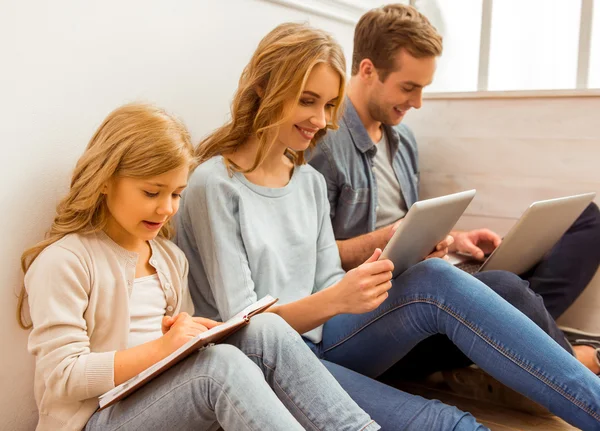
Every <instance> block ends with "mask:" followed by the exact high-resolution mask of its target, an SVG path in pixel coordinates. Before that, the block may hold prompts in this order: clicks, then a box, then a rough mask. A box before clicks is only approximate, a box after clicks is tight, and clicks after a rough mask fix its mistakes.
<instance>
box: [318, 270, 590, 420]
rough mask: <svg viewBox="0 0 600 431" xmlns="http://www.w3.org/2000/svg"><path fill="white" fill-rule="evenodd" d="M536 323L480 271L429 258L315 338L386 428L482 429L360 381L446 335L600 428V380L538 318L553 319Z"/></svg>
mask: <svg viewBox="0 0 600 431" xmlns="http://www.w3.org/2000/svg"><path fill="white" fill-rule="evenodd" d="M514 277H515V280H519V279H518V277H516V276H514ZM525 288H526V286H525ZM527 297H528V295H525V296H523V297H522V298H521V299H522V300H523V301H525V302H527V301H528V299H526V298H527ZM531 298H532V299H531V300H534V299H535V298H537V297H536V296H535V295H532V296H531ZM537 323H538V324H536V323H534V322H533V321H532V320H530V319H529V318H527V317H526V316H525V315H524V314H523V313H521V312H520V311H519V310H517V309H516V308H515V307H513V306H512V305H510V304H509V303H508V302H507V301H506V300H504V299H503V298H501V297H500V296H499V295H498V294H496V293H495V292H494V291H492V290H491V289H490V288H488V287H487V286H486V285H484V284H483V283H482V282H480V281H479V280H477V279H475V278H474V277H472V276H470V275H468V274H466V273H464V272H462V271H460V270H458V269H456V268H454V267H453V266H452V265H450V264H448V263H446V262H444V261H442V260H440V259H430V260H427V261H424V262H421V263H419V264H417V265H415V266H414V267H412V268H410V269H409V270H408V271H406V272H404V273H403V274H401V275H400V276H398V277H396V278H395V279H394V280H393V287H392V288H391V289H390V291H389V297H388V298H387V299H386V300H385V301H384V302H383V304H382V305H381V306H380V307H379V308H377V309H376V310H374V311H372V312H370V313H365V314H359V315H354V314H343V315H338V316H336V317H334V318H332V319H331V320H329V321H328V322H327V323H325V325H324V328H323V340H322V342H321V343H319V344H318V345H315V344H313V343H310V342H307V343H308V345H309V347H311V349H312V350H313V351H314V352H315V353H316V355H317V356H318V357H319V358H321V359H324V360H326V361H328V362H332V363H335V364H337V365H338V366H341V367H336V366H331V365H329V364H326V365H327V366H328V368H329V369H330V371H331V372H332V373H333V374H334V375H335V377H336V378H337V379H338V381H339V382H340V383H341V384H342V387H344V389H346V390H347V391H348V393H349V394H350V395H351V396H352V397H353V398H354V399H355V401H357V403H358V404H359V405H360V406H361V407H363V408H364V409H365V410H366V411H367V413H369V414H370V415H371V416H372V417H373V419H374V420H376V421H377V422H378V423H379V424H380V425H381V426H382V429H414V430H424V429H427V430H440V431H441V430H446V429H456V430H459V429H460V430H462V429H469V430H472V429H479V428H477V427H478V425H477V424H476V423H475V422H474V421H471V418H469V417H465V415H464V414H463V413H462V412H459V411H458V410H456V409H454V410H452V409H451V410H448V407H447V406H444V405H443V404H441V403H436V402H432V401H427V400H423V399H422V398H419V397H413V396H410V395H407V394H405V393H402V392H401V391H397V390H395V389H393V388H390V387H388V386H385V385H383V384H382V383H379V382H377V381H375V380H373V379H368V378H366V377H365V378H364V379H363V380H362V381H361V383H360V385H357V384H355V382H354V381H353V380H355V379H356V374H355V373H354V374H350V373H351V371H349V370H354V371H355V372H357V373H360V374H362V375H363V376H367V377H370V378H376V377H378V376H380V375H381V374H382V373H383V372H384V371H386V370H387V369H388V368H390V367H391V366H392V365H394V364H396V363H397V362H398V361H400V359H402V358H403V357H404V356H405V355H406V354H407V353H408V352H409V351H410V350H411V349H412V348H413V347H414V346H415V345H417V343H419V342H420V341H422V340H424V339H426V338H427V337H430V336H433V335H436V334H444V335H446V336H447V337H448V338H449V339H450V340H451V341H452V342H453V343H454V344H455V345H456V346H457V347H458V348H459V349H460V350H461V351H462V352H463V353H464V354H465V355H466V356H467V357H468V358H469V359H470V360H472V361H473V362H475V363H476V364H477V365H479V366H480V367H481V368H482V369H484V370H485V371H486V372H488V373H489V374H490V375H492V376H493V377H495V378H496V379H497V380H499V381H501V382H503V383H504V384H506V385H508V386H510V387H511V388H513V389H515V390H517V391H518V392H520V393H522V394H524V395H526V396H527V397H529V398H530V399H532V400H534V401H536V402H538V403H539V404H541V405H543V406H545V407H546V408H548V409H549V410H550V411H551V412H553V413H554V414H556V415H558V416H560V417H561V418H563V419H564V420H566V421H567V422H569V423H571V424H573V425H575V426H577V427H579V428H581V429H583V430H600V379H599V378H598V376H596V375H594V374H593V373H592V372H591V371H589V370H588V369H587V368H585V367H584V366H583V365H582V364H580V363H579V362H578V361H577V360H576V359H575V358H574V357H573V356H572V355H571V353H570V352H569V351H567V350H566V347H563V346H561V345H559V344H558V343H557V342H556V341H555V340H553V339H552V338H551V337H550V336H549V335H548V334H547V333H546V332H544V330H542V329H541V328H540V327H539V326H538V325H539V324H541V325H547V327H546V328H545V329H546V331H547V332H552V330H554V328H555V324H554V323H553V321H552V320H551V319H549V320H545V319H542V320H541V321H539V322H537ZM563 341H564V340H563ZM440 355H443V352H440ZM439 359H440V360H442V361H443V356H442V357H441V358H439ZM342 367H343V368H342ZM383 388H385V391H386V392H385V397H384V396H380V395H379V394H380V393H381V394H383V392H380V391H384V389H383ZM390 397H393V399H390ZM373 398H374V399H375V400H373ZM382 399H383V401H382ZM374 401H376V402H374ZM432 403H434V404H432Z"/></svg>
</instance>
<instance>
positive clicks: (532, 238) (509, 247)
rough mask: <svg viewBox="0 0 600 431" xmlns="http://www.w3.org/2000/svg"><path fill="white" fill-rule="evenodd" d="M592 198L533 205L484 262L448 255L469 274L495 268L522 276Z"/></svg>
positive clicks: (561, 234) (551, 245) (589, 195)
mask: <svg viewBox="0 0 600 431" xmlns="http://www.w3.org/2000/svg"><path fill="white" fill-rule="evenodd" d="M595 197H596V193H586V194H581V195H576V196H568V197H564V198H558V199H550V200H546V201H539V202H534V203H533V204H531V206H530V207H529V208H527V210H526V211H525V212H524V213H523V215H522V216H521V218H520V219H519V220H518V221H517V223H516V224H515V225H514V226H513V228H512V229H511V230H510V231H509V232H508V234H507V235H506V236H505V237H504V239H503V240H502V243H501V244H500V246H498V248H496V250H494V252H493V253H492V254H491V255H490V256H489V257H488V258H487V259H486V260H485V262H483V263H481V262H479V261H476V260H474V259H472V258H471V257H466V256H460V255H453V256H451V262H452V263H454V265H456V267H458V268H460V269H462V270H464V271H466V272H468V273H470V274H474V273H476V272H481V271H490V270H494V269H502V270H505V271H510V272H512V273H514V274H523V273H524V272H526V271H528V270H529V269H531V268H533V266H534V265H535V264H536V263H538V262H539V261H540V260H541V259H542V257H544V255H545V254H546V253H548V252H549V251H550V249H552V247H554V245H555V244H556V243H557V242H558V240H559V239H560V238H561V237H562V236H563V235H564V234H565V232H566V231H567V230H568V229H569V227H571V225H572V224H573V223H574V222H575V220H577V217H579V216H580V215H581V213H582V212H583V210H584V209H585V208H586V207H587V206H588V205H589V204H590V202H592V200H593V199H594V198H595Z"/></svg>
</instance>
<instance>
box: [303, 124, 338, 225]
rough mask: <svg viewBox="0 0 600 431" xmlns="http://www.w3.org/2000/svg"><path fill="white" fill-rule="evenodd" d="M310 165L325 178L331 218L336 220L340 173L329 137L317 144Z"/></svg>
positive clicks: (312, 152) (309, 160)
mask: <svg viewBox="0 0 600 431" xmlns="http://www.w3.org/2000/svg"><path fill="white" fill-rule="evenodd" d="M308 163H309V164H310V165H311V166H312V167H313V168H315V169H316V170H317V171H319V172H320V173H321V175H323V177H325V183H326V184H327V199H328V200H329V205H328V207H329V217H330V218H331V220H333V219H334V218H335V209H336V208H337V203H338V199H339V194H340V192H339V190H340V186H339V184H338V172H337V169H336V164H335V162H334V159H333V155H332V154H331V150H330V149H329V139H328V137H327V135H325V136H324V137H323V139H322V140H320V141H319V142H318V143H317V146H316V147H315V148H314V149H313V150H312V151H311V153H310V156H309V159H308Z"/></svg>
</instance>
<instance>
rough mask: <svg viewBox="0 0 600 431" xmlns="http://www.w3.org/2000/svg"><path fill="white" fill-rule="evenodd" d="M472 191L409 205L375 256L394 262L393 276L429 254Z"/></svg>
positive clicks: (445, 233)
mask: <svg viewBox="0 0 600 431" xmlns="http://www.w3.org/2000/svg"><path fill="white" fill-rule="evenodd" d="M474 197H475V190H467V191H465V192H460V193H454V194H451V195H446V196H441V197H439V198H433V199H427V200H423V201H418V202H415V203H414V204H413V206H411V207H410V209H409V211H408V213H407V214H406V217H404V220H402V223H400V226H399V227H398V230H397V231H396V233H395V234H394V236H393V237H392V239H391V240H390V241H389V242H388V244H387V246H386V247H385V249H384V250H383V253H382V254H381V256H380V257H379V259H380V260H381V259H390V260H391V261H392V262H393V263H394V277H395V276H397V275H398V274H402V273H403V272H404V271H406V270H407V269H408V268H410V267H411V266H413V265H414V264H416V263H418V262H420V261H421V260H423V259H424V258H425V257H426V256H427V255H429V254H430V253H431V252H432V251H433V250H434V249H435V246H436V245H437V244H438V243H439V242H440V241H442V240H443V239H444V238H445V237H446V235H448V233H449V232H450V231H451V230H452V228H453V227H454V225H455V224H456V222H457V221H458V219H459V218H460V216H461V215H462V214H463V212H465V210H466V209H467V207H468V206H469V204H470V203H471V201H472V200H473V198H474Z"/></svg>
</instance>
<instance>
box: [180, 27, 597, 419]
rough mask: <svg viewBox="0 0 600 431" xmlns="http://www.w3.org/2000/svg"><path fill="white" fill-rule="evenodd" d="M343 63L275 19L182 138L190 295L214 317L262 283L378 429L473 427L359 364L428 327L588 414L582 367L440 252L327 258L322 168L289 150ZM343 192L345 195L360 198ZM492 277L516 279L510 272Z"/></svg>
mask: <svg viewBox="0 0 600 431" xmlns="http://www.w3.org/2000/svg"><path fill="white" fill-rule="evenodd" d="M344 65H345V61H344V57H343V55H342V50H341V48H340V46H339V45H338V44H337V43H336V42H335V41H334V40H333V39H332V38H331V37H330V36H329V35H328V34H327V33H324V32H322V31H319V30H315V29H312V28H310V27H308V26H305V25H300V24H283V25H280V26H279V27H277V28H276V29H275V30H273V31H272V32H270V33H269V34H268V35H267V36H266V37H265V38H264V39H263V40H262V41H261V42H260V44H259V45H258V48H257V50H256V52H255V53H254V55H253V57H252V59H251V60H250V63H249V64H248V66H246V68H245V69H244V72H243V74H242V77H241V79H240V83H239V88H238V90H237V93H236V95H235V97H234V101H233V104H232V110H231V121H230V122H228V123H227V124H225V125H224V126H223V127H221V128H220V129H218V130H217V131H215V132H214V133H213V134H212V135H210V136H209V137H208V138H207V139H206V140H205V141H204V142H202V143H201V144H200V146H199V147H198V151H197V154H198V156H199V158H200V159H201V160H202V161H203V163H202V164H201V165H200V166H199V167H198V169H197V170H196V171H195V172H194V173H193V175H192V176H191V178H190V185H189V188H188V190H186V193H185V194H184V196H183V201H182V208H181V212H180V217H179V219H178V232H177V238H176V241H177V243H178V245H179V246H180V247H182V249H183V250H184V252H185V253H186V255H187V257H188V259H189V261H190V291H191V294H192V298H193V299H194V302H195V304H196V311H197V312H199V313H200V314H201V315H203V316H207V317H209V318H211V319H219V318H224V319H226V318H228V317H229V316H231V315H233V314H234V313H236V312H237V311H239V310H240V309H242V308H244V307H245V306H247V305H248V304H250V303H251V302H252V301H254V300H255V299H256V298H257V297H260V296H262V295H264V294H266V293H270V294H271V295H274V296H277V297H279V298H280V302H279V303H278V304H280V305H276V306H274V307H273V308H272V309H271V311H272V312H273V313H276V314H278V315H279V316H281V317H283V318H284V319H285V320H286V321H287V322H288V323H289V324H290V325H291V326H292V327H293V328H294V329H296V330H297V331H298V332H299V333H301V334H303V336H304V338H305V340H306V342H307V344H308V345H309V346H310V347H311V349H312V350H313V351H314V352H315V354H316V355H317V356H318V357H319V358H321V359H324V360H327V361H330V362H333V363H335V364H337V365H335V366H334V365H329V369H330V371H332V372H333V373H334V375H335V376H336V378H337V379H338V381H340V383H341V384H342V387H344V389H346V390H347V391H348V393H349V394H350V395H351V396H352V397H353V398H354V399H355V401H357V403H358V404H359V405H360V406H361V407H363V408H364V409H365V410H366V411H367V412H368V413H369V414H371V415H372V416H373V418H374V419H375V420H376V421H377V422H378V423H379V424H380V425H381V426H382V428H383V429H414V430H449V429H452V430H477V429H483V427H482V426H481V425H479V424H477V423H476V421H475V420H474V418H473V417H472V416H470V415H468V414H465V413H463V412H460V411H459V410H457V409H455V408H452V407H449V406H445V405H443V404H441V403H440V402H437V401H429V400H425V399H423V398H420V397H414V396H411V395H408V394H405V393H402V392H400V391H397V390H395V389H393V388H390V387H388V386H385V385H382V384H381V383H379V382H377V381H375V380H373V378H375V377H378V376H379V375H381V374H382V373H383V372H384V371H385V370H386V369H388V368H389V367H391V366H392V365H394V364H395V363H396V362H398V361H399V360H400V359H401V358H402V357H404V356H405V355H406V354H407V353H408V352H409V351H410V350H411V349H412V348H413V347H414V346H415V345H416V344H417V343H418V342H420V341H422V340H424V339H425V338H427V337H429V336H431V335H434V334H438V333H442V334H446V335H447V336H448V337H449V338H450V340H452V342H453V343H454V344H455V345H456V346H457V347H458V348H460V349H461V350H462V351H463V352H464V353H465V354H466V355H467V356H468V357H469V358H470V359H471V360H473V361H474V362H475V363H477V364H478V365H479V366H480V367H481V368H483V369H485V370H486V371H488V372H489V373H490V374H492V375H493V376H494V377H496V378H497V379H499V380H501V381H502V382H504V383H505V384H507V385H509V386H511V387H513V388H514V389H516V390H518V391H520V392H522V393H523V394H525V395H527V396H528V397H530V398H532V399H533V400H535V401H537V402H539V403H541V404H543V405H545V406H546V407H548V408H549V409H550V410H551V411H553V412H555V413H556V414H557V415H559V416H561V417H563V418H564V419H566V420H567V421H569V422H571V423H573V424H575V425H577V426H579V427H581V428H582V429H586V430H592V429H600V380H599V379H598V377H597V376H595V375H594V374H592V373H591V372H590V371H589V370H587V369H586V368H585V367H584V366H583V365H581V364H580V363H579V362H578V361H577V360H576V359H575V358H574V357H573V356H571V355H570V354H569V353H568V352H567V351H566V350H564V349H563V348H562V347H561V346H560V345H558V344H557V343H556V342H555V341H554V340H552V339H551V338H550V337H549V336H548V335H547V334H545V333H544V332H543V331H542V329H540V328H539V327H538V326H537V325H536V324H535V323H534V322H532V321H531V320H529V319H528V318H527V317H525V315H523V314H522V313H520V312H519V311H518V310H517V309H515V308H514V307H512V306H511V305H510V304H509V303H508V302H506V301H505V300H503V299H502V298H501V297H500V296H498V295H497V294H495V293H494V292H493V291H492V290H491V289H489V288H488V287H487V286H485V285H484V284H483V283H481V282H480V281H478V280H476V279H475V278H473V277H471V276H470V275H468V274H466V273H463V272H462V271H460V270H457V269H455V268H454V267H452V266H451V265H449V264H447V263H446V262H444V261H443V260H441V259H428V260H426V261H424V262H421V263H419V264H417V265H415V266H414V267H413V268H411V269H409V270H408V271H406V272H405V273H403V274H402V275H400V276H398V277H396V278H395V279H393V280H391V277H392V273H391V271H392V269H393V265H392V263H391V262H390V261H388V260H381V261H379V260H378V258H379V256H380V254H381V251H380V250H375V251H374V252H373V254H372V256H371V257H370V258H369V259H368V260H367V261H366V262H365V263H364V264H362V265H360V266H359V267H358V268H356V269H354V270H351V271H349V272H348V273H345V272H344V271H343V270H342V267H341V264H340V256H339V252H338V248H337V246H336V242H335V238H334V235H333V229H332V225H331V221H330V217H329V211H330V208H329V203H328V198H327V187H328V184H327V183H326V182H325V179H324V178H323V176H321V174H319V173H318V172H317V171H315V170H314V169H313V168H312V167H310V166H308V165H306V164H304V151H306V150H307V149H309V148H310V147H312V146H313V145H315V142H316V140H317V139H318V138H319V136H320V135H322V134H323V133H324V132H325V130H326V129H327V128H335V127H337V125H336V123H337V120H338V116H339V109H340V104H341V102H342V100H343V96H344V84H345V69H344ZM356 195H357V202H354V203H355V204H360V202H368V199H367V198H366V196H362V198H361V195H360V193H359V192H357V193H356ZM505 281H506V282H507V283H510V282H515V283H519V284H518V285H517V286H516V287H518V286H521V280H520V279H518V277H516V276H514V275H511V274H508V275H507V276H506V278H505ZM525 300H535V297H533V295H532V296H531V298H525ZM552 324H553V322H552ZM515 332H518V334H516V333H515ZM350 370H353V371H355V372H353V371H350ZM356 372H357V373H360V374H362V376H361V375H360V374H357V373H356Z"/></svg>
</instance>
